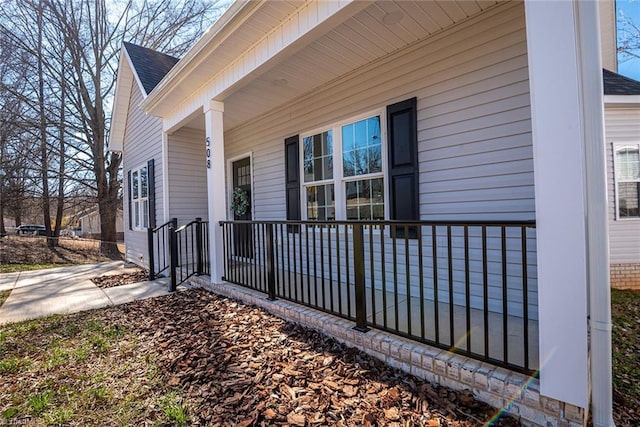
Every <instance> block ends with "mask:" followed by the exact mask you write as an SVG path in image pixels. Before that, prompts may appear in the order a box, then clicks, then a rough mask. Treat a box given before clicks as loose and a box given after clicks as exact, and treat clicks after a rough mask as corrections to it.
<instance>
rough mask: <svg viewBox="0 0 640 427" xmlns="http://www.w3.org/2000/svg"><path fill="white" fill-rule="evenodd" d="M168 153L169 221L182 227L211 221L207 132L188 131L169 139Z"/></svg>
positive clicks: (173, 135)
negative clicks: (175, 219) (195, 220)
mask: <svg viewBox="0 0 640 427" xmlns="http://www.w3.org/2000/svg"><path fill="white" fill-rule="evenodd" d="M167 151H168V165H169V172H168V175H169V218H178V224H180V225H182V224H186V223H188V222H191V221H193V220H194V219H196V218H197V217H200V218H202V219H203V220H208V219H209V218H208V216H209V214H208V208H207V168H206V164H205V160H206V156H205V135H204V132H202V131H197V130H192V129H186V128H185V129H181V130H179V131H177V132H175V133H173V134H171V135H169V141H168V150H167Z"/></svg>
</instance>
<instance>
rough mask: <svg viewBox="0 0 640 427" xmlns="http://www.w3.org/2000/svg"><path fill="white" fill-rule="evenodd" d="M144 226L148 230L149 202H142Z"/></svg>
mask: <svg viewBox="0 0 640 427" xmlns="http://www.w3.org/2000/svg"><path fill="white" fill-rule="evenodd" d="M142 226H143V227H144V228H147V227H148V226H149V201H148V200H143V201H142Z"/></svg>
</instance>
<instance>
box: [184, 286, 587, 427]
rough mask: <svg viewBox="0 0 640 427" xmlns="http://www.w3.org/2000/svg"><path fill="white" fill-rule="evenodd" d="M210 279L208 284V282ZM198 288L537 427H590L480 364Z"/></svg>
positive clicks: (284, 306) (227, 289) (228, 290)
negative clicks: (467, 395)
mask: <svg viewBox="0 0 640 427" xmlns="http://www.w3.org/2000/svg"><path fill="white" fill-rule="evenodd" d="M205 277H206V278H205ZM191 281H192V284H193V285H195V286H197V287H201V288H204V289H206V290H209V291H211V292H213V293H215V294H218V295H223V296H226V297H230V298H234V299H238V300H240V301H243V302H245V303H247V304H253V305H256V306H259V307H262V308H264V309H265V310H267V311H268V312H270V313H272V314H274V315H276V316H278V317H280V318H283V319H286V320H290V321H292V322H296V323H299V324H301V325H304V326H307V327H309V328H312V329H316V330H318V331H321V332H323V333H324V334H326V335H328V336H331V337H333V338H335V339H336V340H338V341H340V342H342V343H344V344H346V345H348V346H352V347H357V348H359V349H361V350H362V351H364V352H365V353H367V354H369V355H370V356H373V357H375V358H377V359H380V360H382V361H384V362H385V363H387V364H389V365H390V366H392V367H395V368H398V369H401V370H403V371H404V372H407V373H409V374H412V375H415V376H416V377H419V378H422V379H424V380H427V381H430V382H432V383H437V384H441V385H443V386H446V387H449V388H452V389H455V390H462V389H468V390H471V391H472V392H473V394H474V396H475V397H476V398H477V399H478V400H481V401H483V402H486V403H488V404H489V405H491V406H493V407H495V408H504V410H505V411H506V412H507V413H509V414H512V415H514V416H515V417H518V418H520V420H521V421H522V423H523V425H525V426H535V427H538V426H540V427H542V426H544V427H548V426H563V427H578V426H584V425H585V422H584V418H585V410H584V409H582V408H579V407H576V406H573V405H570V404H566V403H564V402H559V401H557V400H554V399H550V398H547V397H545V396H541V395H540V384H539V381H538V380H532V379H531V378H529V377H527V376H526V375H523V374H519V373H516V372H511V371H509V370H506V369H503V368H499V367H496V366H493V365H490V364H488V363H484V362H480V361H478V360H475V359H470V358H468V357H464V356H460V355H457V354H453V353H449V352H447V351H443V350H440V349H437V348H434V347H430V346H427V345H424V344H420V343H417V342H415V341H411V340H408V339H404V338H402V337H399V336H396V335H392V334H389V333H387V332H383V331H378V330H375V329H373V330H371V331H369V332H367V333H362V332H357V331H355V330H354V329H353V326H354V324H353V322H350V321H348V320H345V319H341V318H338V317H335V316H331V315H329V314H325V313H322V312H320V311H317V310H313V309H311V308H307V307H304V306H301V305H298V304H294V303H291V302H288V301H284V300H276V301H269V300H268V299H267V298H266V295H264V294H262V293H259V292H257V291H253V290H251V289H248V288H243V287H241V286H236V285H233V284H229V283H224V284H220V285H214V284H211V283H209V282H208V276H203V277H202V278H199V277H193V278H192V279H191Z"/></svg>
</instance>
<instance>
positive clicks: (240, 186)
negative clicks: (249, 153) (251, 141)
mask: <svg viewBox="0 0 640 427" xmlns="http://www.w3.org/2000/svg"><path fill="white" fill-rule="evenodd" d="M231 169H232V173H233V189H232V194H231V201H232V203H231V207H232V209H233V219H234V221H239V220H249V221H250V220H251V217H252V215H251V209H252V206H251V158H249V157H246V158H244V159H241V160H237V161H235V162H233V163H232V167H231ZM233 247H234V255H236V256H238V257H242V258H253V232H252V228H251V224H237V225H236V226H235V227H234V233H233Z"/></svg>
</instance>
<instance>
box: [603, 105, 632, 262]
mask: <svg viewBox="0 0 640 427" xmlns="http://www.w3.org/2000/svg"><path fill="white" fill-rule="evenodd" d="M639 138H640V108H614V107H610V106H607V107H606V108H605V148H606V153H607V193H608V195H609V197H608V198H609V209H608V210H609V261H610V262H611V263H612V264H627V263H640V219H636V218H622V219H616V218H617V216H616V209H617V207H616V197H615V194H616V193H615V178H614V173H615V172H614V164H613V163H614V160H613V150H614V144H617V143H624V142H631V143H637V142H638V139H639Z"/></svg>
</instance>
